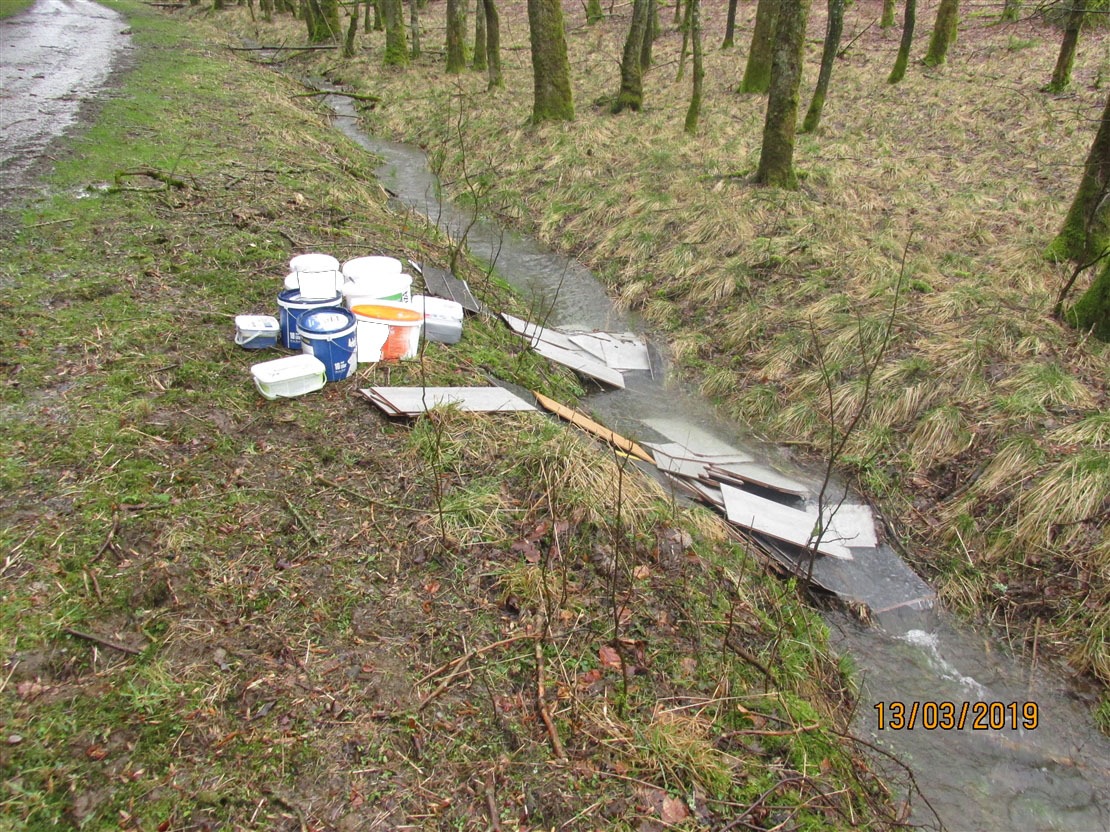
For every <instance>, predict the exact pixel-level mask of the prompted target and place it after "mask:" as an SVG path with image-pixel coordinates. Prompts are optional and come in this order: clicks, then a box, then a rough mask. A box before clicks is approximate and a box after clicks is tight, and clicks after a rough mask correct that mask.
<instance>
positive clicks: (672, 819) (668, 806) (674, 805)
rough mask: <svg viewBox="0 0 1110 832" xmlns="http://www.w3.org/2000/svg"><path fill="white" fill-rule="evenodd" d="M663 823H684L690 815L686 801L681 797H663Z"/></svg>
mask: <svg viewBox="0 0 1110 832" xmlns="http://www.w3.org/2000/svg"><path fill="white" fill-rule="evenodd" d="M662 816H663V823H670V824H675V823H682V821H684V820H686V818H688V817H690V810H689V809H688V808H686V801H684V800H683V799H682V798H681V797H664V798H663V811H662Z"/></svg>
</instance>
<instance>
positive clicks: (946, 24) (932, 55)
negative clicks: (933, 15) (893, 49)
mask: <svg viewBox="0 0 1110 832" xmlns="http://www.w3.org/2000/svg"><path fill="white" fill-rule="evenodd" d="M959 24H960V0H940V6H938V7H937V22H936V23H935V24H934V26H933V36H932V37H931V38H929V51H928V52H926V53H925V66H940V65H941V64H942V63H944V62H945V61H946V60H947V59H948V47H950V46H951V45H952V44H953V43H955V42H956V29H957V28H958V26H959Z"/></svg>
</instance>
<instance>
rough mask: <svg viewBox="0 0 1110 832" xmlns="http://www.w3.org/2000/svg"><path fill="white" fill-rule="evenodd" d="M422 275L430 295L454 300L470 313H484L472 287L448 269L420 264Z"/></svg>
mask: <svg viewBox="0 0 1110 832" xmlns="http://www.w3.org/2000/svg"><path fill="white" fill-rule="evenodd" d="M410 262H411V261H410ZM420 274H421V275H422V276H423V277H424V288H425V289H427V291H428V294H429V295H435V296H436V297H437V298H446V299H447V300H453V301H455V303H458V304H461V305H462V308H463V309H465V310H467V311H468V312H481V311H482V304H481V303H480V302H479V301H478V300H477V298H475V297H474V295H473V293H471V291H470V286H469V285H468V284H467V282H466V281H465V280H459V279H458V278H457V277H455V276H454V275H453V274H451V273H450V272H449V271H447V270H446V269H440V268H437V267H435V266H429V265H428V264H426V263H421V264H420Z"/></svg>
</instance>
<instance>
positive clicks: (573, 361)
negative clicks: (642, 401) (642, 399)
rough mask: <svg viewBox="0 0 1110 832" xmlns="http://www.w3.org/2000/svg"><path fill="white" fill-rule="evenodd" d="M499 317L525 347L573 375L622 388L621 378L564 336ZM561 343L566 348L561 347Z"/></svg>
mask: <svg viewBox="0 0 1110 832" xmlns="http://www.w3.org/2000/svg"><path fill="white" fill-rule="evenodd" d="M502 317H503V318H504V319H505V322H506V323H508V324H509V326H510V327H511V328H512V329H513V331H514V332H516V333H517V334H519V335H521V336H522V337H524V338H526V339H527V340H528V344H529V346H531V348H532V349H534V350H535V351H536V352H538V353H539V354H540V355H542V356H543V357H544V358H546V359H548V360H550V361H554V362H556V363H558V364H562V365H564V366H566V367H570V368H571V369H572V370H574V371H575V372H576V373H579V374H581V375H584V376H589V377H590V378H593V379H597V380H598V381H600V382H602V383H603V384H608V385H609V386H611V387H620V388H622V389H623V388H624V376H622V375H621V374H620V373H619V372H618V371H617V370H613V369H610V368H609V367H607V366H606V365H605V364H602V363H601V362H600V361H598V360H597V359H595V358H591V357H590V354H589V353H587V352H586V351H585V350H581V349H579V348H578V347H577V346H575V344H574V342H572V341H571V340H570V339H569V338H567V337H566V336H565V335H562V334H561V333H558V332H556V331H555V330H552V329H544V328H543V327H539V326H536V325H535V324H530V323H528V322H527V321H522V320H520V319H519V318H513V316H512V315H505V314H502ZM564 342H565V343H566V344H568V345H569V346H563V345H562V344H563V343H564Z"/></svg>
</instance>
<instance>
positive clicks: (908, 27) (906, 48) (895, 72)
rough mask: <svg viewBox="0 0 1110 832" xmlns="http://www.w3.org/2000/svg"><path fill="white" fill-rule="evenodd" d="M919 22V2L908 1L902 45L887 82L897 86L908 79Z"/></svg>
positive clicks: (914, 0)
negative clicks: (914, 37) (908, 67)
mask: <svg viewBox="0 0 1110 832" xmlns="http://www.w3.org/2000/svg"><path fill="white" fill-rule="evenodd" d="M916 21H917V0H906V12H905V17H904V18H903V19H902V43H901V44H900V45H899V46H898V57H897V58H895V59H894V69H892V70H891V71H890V77H889V78H887V81H888V82H889V83H891V84H897V83H898V82H899V81H901V80H902V79H903V78H905V77H906V66H907V65H908V64H909V62H910V48H911V47H912V46H913V27H914V24H915V23H916Z"/></svg>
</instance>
